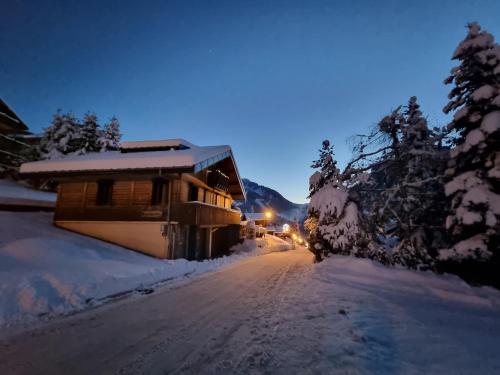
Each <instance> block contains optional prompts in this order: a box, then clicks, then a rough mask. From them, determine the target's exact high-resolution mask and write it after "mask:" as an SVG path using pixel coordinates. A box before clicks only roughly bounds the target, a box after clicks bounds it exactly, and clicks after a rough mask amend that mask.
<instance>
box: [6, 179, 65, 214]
mask: <svg viewBox="0 0 500 375" xmlns="http://www.w3.org/2000/svg"><path fill="white" fill-rule="evenodd" d="M55 203H56V194H55V193H49V192H45V191H38V190H34V189H30V188H29V187H26V186H24V185H22V184H21V183H19V182H16V181H13V180H3V179H0V204H7V205H22V206H42V207H55Z"/></svg>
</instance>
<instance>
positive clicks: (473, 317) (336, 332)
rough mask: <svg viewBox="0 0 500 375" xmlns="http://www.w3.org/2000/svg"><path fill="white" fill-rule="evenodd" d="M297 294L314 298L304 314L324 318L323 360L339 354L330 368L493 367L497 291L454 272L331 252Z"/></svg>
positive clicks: (432, 370)
mask: <svg viewBox="0 0 500 375" xmlns="http://www.w3.org/2000/svg"><path fill="white" fill-rule="evenodd" d="M304 293H305V295H306V296H308V295H314V298H311V301H307V306H308V308H309V309H310V311H309V312H308V313H309V314H312V315H316V316H317V315H319V314H322V315H321V316H325V320H324V321H321V322H320V323H321V325H322V327H323V328H322V331H321V334H322V340H321V348H322V350H324V351H325V353H324V355H323V356H322V358H323V357H326V358H336V359H338V361H335V362H334V363H335V366H336V367H335V368H336V369H337V370H338V369H339V366H340V369H344V368H345V369H346V371H345V372H346V373H378V374H386V373H389V374H457V373H460V374H493V373H497V374H498V373H499V371H500V361H499V359H498V353H497V351H498V346H499V345H500V291H498V290H495V289H493V288H489V287H481V288H476V287H471V286H470V285H468V284H466V283H465V282H464V281H462V280H461V279H460V278H458V277H456V276H453V275H436V274H434V273H431V272H418V271H411V270H407V269H403V268H394V267H384V266H382V265H380V264H377V263H376V262H373V261H370V260H368V259H359V258H353V257H343V256H331V257H329V258H328V259H326V260H325V261H323V262H321V263H319V264H317V265H315V268H314V272H313V278H312V280H311V282H310V283H309V284H308V286H307V287H306V288H305V291H304ZM325 361H326V360H325ZM326 366H331V363H330V362H328V363H327V364H326ZM347 370H348V371H347ZM339 372H342V370H340V371H339Z"/></svg>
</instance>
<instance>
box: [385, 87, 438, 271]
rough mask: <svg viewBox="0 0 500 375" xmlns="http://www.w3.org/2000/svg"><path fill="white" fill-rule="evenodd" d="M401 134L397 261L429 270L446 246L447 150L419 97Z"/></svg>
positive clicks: (396, 193) (396, 189)
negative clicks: (430, 126) (423, 112)
mask: <svg viewBox="0 0 500 375" xmlns="http://www.w3.org/2000/svg"><path fill="white" fill-rule="evenodd" d="M401 133H402V134H401V143H400V151H399V158H400V160H401V162H402V163H400V167H401V172H402V173H401V180H400V181H399V182H398V183H397V185H396V186H394V187H393V189H394V198H395V201H396V202H397V204H396V205H395V207H394V208H393V211H394V212H395V218H394V219H395V220H396V219H397V225H396V227H395V231H394V233H395V235H396V236H397V237H398V238H399V239H400V243H399V244H398V246H397V247H396V248H395V252H394V261H395V262H396V263H401V264H404V265H406V266H407V267H410V268H422V267H429V266H433V265H434V262H435V258H436V256H437V251H436V249H437V248H440V247H442V246H443V245H444V243H443V240H444V238H443V237H444V236H443V232H444V225H443V221H444V212H445V209H446V208H445V205H444V202H445V199H444V198H445V197H444V190H443V184H442V177H443V173H444V168H445V162H446V158H447V150H446V149H444V148H442V147H441V142H440V141H441V134H440V133H437V132H436V129H435V130H430V129H429V128H428V126H427V120H426V119H425V118H424V117H423V115H422V112H421V111H420V106H419V105H418V103H417V98H416V97H411V98H410V100H409V102H408V105H407V107H406V110H405V111H404V123H403V125H402V127H401Z"/></svg>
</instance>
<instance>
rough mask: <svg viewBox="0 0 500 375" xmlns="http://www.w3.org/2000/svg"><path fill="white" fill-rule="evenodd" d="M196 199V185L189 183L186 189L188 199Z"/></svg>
mask: <svg viewBox="0 0 500 375" xmlns="http://www.w3.org/2000/svg"><path fill="white" fill-rule="evenodd" d="M197 200H198V187H197V186H195V185H194V184H189V191H188V201H191V202H193V201H197Z"/></svg>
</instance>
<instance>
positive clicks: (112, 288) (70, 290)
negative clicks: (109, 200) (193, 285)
mask: <svg viewBox="0 0 500 375" xmlns="http://www.w3.org/2000/svg"><path fill="white" fill-rule="evenodd" d="M0 223H1V225H0V325H8V324H11V323H14V322H19V321H30V320H36V319H38V318H40V317H43V316H46V315H49V316H51V315H58V314H67V313H70V312H72V311H76V310H81V309H84V308H85V307H88V306H89V305H92V304H95V303H98V302H99V300H102V299H104V298H106V297H109V296H113V295H116V294H120V293H124V292H128V291H131V290H135V289H141V288H146V287H150V286H151V285H153V284H155V283H159V282H163V281H167V280H173V279H179V278H184V277H187V276H193V275H199V274H202V273H204V272H207V271H213V270H216V269H219V268H221V267H223V266H227V265H230V264H233V263H235V262H238V261H242V260H244V259H245V258H247V257H249V256H255V255H261V254H266V253H268V252H271V251H281V250H285V249H287V248H289V245H288V244H287V243H286V242H285V241H283V240H281V239H279V238H276V237H272V236H268V237H267V238H265V239H257V240H252V241H248V242H247V241H246V242H244V243H243V244H242V245H238V246H237V247H236V248H235V249H234V252H235V254H234V255H232V256H229V257H223V258H217V259H212V260H206V261H203V262H197V261H187V260H185V259H177V260H160V259H155V258H152V257H149V256H146V255H142V254H140V253H137V252H134V251H131V250H127V249H124V248H122V247H119V246H115V245H112V244H108V243H106V242H102V241H99V240H96V239H92V238H89V237H86V236H82V235H78V234H75V233H72V232H68V231H65V230H62V229H59V228H56V227H54V226H53V225H52V214H49V213H13V212H0Z"/></svg>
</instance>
